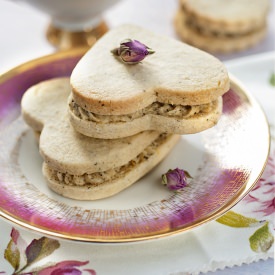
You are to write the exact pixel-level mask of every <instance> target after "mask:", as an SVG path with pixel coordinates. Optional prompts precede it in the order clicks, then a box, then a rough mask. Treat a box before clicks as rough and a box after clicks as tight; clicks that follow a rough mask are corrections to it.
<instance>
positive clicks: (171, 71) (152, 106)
mask: <svg viewBox="0 0 275 275" xmlns="http://www.w3.org/2000/svg"><path fill="white" fill-rule="evenodd" d="M126 38H132V39H135V40H138V41H140V42H142V43H144V44H145V45H147V46H148V47H150V48H152V49H153V50H154V51H155V53H154V54H153V55H150V56H149V57H147V58H146V59H145V60H144V61H142V64H136V65H126V64H124V63H123V62H121V60H120V59H119V58H118V57H116V56H114V55H113V54H112V53H111V50H112V49H113V48H116V47H118V46H119V44H120V42H121V41H122V40H124V39H126ZM71 86H72V94H71V96H70V98H69V114H70V121H71V123H72V125H73V127H74V128H75V130H77V131H78V132H80V133H82V134H84V135H86V136H90V137H95V138H102V139H114V138H122V137H126V136H131V135H134V134H136V133H139V132H142V131H145V130H156V131H159V132H167V133H174V134H190V133H196V132H200V131H202V130H205V129H208V128H210V127H212V126H214V125H215V124H216V123H217V122H218V120H219V118H220V115H221V113H222V98H221V96H222V95H223V94H224V93H225V92H227V91H228V89H229V77H228V74H227V71H226V68H225V67H224V65H223V64H222V63H221V62H220V61H219V60H218V59H216V58H215V57H213V56H212V55H210V54H208V53H205V52H203V51H201V50H199V49H196V48H193V47H191V46H189V45H187V44H184V43H182V42H179V41H176V40H173V39H171V38H167V37H162V36H159V35H156V34H153V33H151V32H150V31H147V30H145V29H142V28H140V27H137V26H131V25H123V26H120V27H118V28H115V29H113V30H111V31H109V32H108V33H107V34H106V35H105V36H103V37H102V38H101V39H100V40H99V41H98V42H97V43H96V44H95V45H94V46H93V47H92V48H91V49H90V50H89V51H88V52H87V53H86V54H85V55H84V57H83V58H82V59H81V60H80V61H79V62H78V64H77V65H76V67H75V69H74V70H73V72H72V75H71Z"/></svg>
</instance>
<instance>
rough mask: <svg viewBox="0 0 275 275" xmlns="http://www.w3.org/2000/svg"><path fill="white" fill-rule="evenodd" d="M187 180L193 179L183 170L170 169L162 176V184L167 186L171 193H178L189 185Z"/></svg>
mask: <svg viewBox="0 0 275 275" xmlns="http://www.w3.org/2000/svg"><path fill="white" fill-rule="evenodd" d="M187 178H192V177H191V176H190V174H189V173H188V172H187V171H185V170H182V169H179V168H176V169H174V170H171V169H169V170H168V172H167V173H166V174H163V175H162V184H164V185H166V186H167V188H168V189H169V190H171V191H178V190H181V189H182V188H184V187H185V186H186V185H187Z"/></svg>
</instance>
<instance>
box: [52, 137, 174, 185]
mask: <svg viewBox="0 0 275 275" xmlns="http://www.w3.org/2000/svg"><path fill="white" fill-rule="evenodd" d="M169 136H170V135H168V134H161V135H159V137H158V138H157V139H156V140H155V141H153V142H152V143H151V144H150V145H149V146H147V147H146V148H145V150H144V151H143V152H142V153H140V154H139V155H137V156H136V157H135V158H134V159H132V160H130V161H129V162H128V163H127V164H125V165H123V166H120V167H116V168H113V169H109V170H107V171H103V172H96V173H91V174H88V173H85V174H83V175H72V174H69V173H62V172H59V171H57V170H54V169H52V168H50V173H51V176H52V177H53V179H54V180H55V181H57V182H59V183H60V184H65V185H73V186H84V185H85V186H87V187H88V188H89V187H95V186H98V185H100V184H103V183H105V182H108V181H112V180H115V179H117V178H119V177H123V176H124V175H125V174H127V173H128V172H129V171H130V170H132V169H134V167H135V166H137V165H139V164H140V163H142V162H144V161H146V160H147V159H149V158H150V157H151V156H152V155H153V154H154V153H155V152H156V149H157V148H158V147H159V146H160V145H161V144H162V143H164V142H165V141H166V139H167V138H168V137H169Z"/></svg>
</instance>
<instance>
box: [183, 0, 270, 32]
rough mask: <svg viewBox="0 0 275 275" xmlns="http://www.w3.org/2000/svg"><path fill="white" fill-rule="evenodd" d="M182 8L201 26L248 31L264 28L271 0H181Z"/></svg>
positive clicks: (217, 29) (227, 30)
mask: <svg viewBox="0 0 275 275" xmlns="http://www.w3.org/2000/svg"><path fill="white" fill-rule="evenodd" d="M180 4H181V9H182V10H184V11H185V14H186V16H187V17H188V18H192V20H193V21H195V22H196V24H198V25H199V26H200V27H201V28H207V29H208V30H211V31H214V32H219V33H224V32H227V33H228V32H229V33H239V34H242V33H248V32H251V31H253V32H254V31H255V30H257V29H262V28H263V26H264V25H265V21H266V16H267V13H268V10H269V7H270V1H269V0H252V1H251V0H226V1H224V0H211V1H209V0H180Z"/></svg>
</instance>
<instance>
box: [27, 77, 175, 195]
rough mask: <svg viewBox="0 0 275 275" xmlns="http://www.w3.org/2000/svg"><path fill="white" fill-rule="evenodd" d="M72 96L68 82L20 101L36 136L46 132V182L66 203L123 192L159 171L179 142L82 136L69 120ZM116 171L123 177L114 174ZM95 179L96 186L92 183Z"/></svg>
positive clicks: (147, 135) (46, 85)
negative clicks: (159, 165) (70, 199)
mask: <svg viewBox="0 0 275 275" xmlns="http://www.w3.org/2000/svg"><path fill="white" fill-rule="evenodd" d="M70 90H71V89H70V85H69V79H67V78H62V79H54V80H49V81H45V82H42V83H40V84H37V85H35V86H33V87H31V88H30V89H29V90H28V91H27V92H26V93H25V94H24V96H23V99H22V114H23V117H24V119H25V120H26V122H27V123H28V124H29V125H30V126H31V127H33V129H35V130H36V131H41V130H42V132H41V135H40V142H39V150H40V153H41V155H42V157H43V159H44V164H43V173H44V176H45V177H46V179H47V182H48V185H49V187H50V188H51V189H52V190H54V191H55V192H57V193H59V194H61V195H63V196H65V197H69V198H73V199H78V200H94V199H100V198H104V197H108V196H111V195H114V194H115V193H117V192H120V191H122V190H123V189H125V188H126V187H128V186H130V185H131V184H133V183H134V182H135V181H137V180H138V179H139V178H140V177H142V176H143V175H144V174H146V173H147V172H149V171H150V170H151V169H152V168H153V167H154V166H155V165H157V163H159V162H160V161H161V160H162V159H163V158H164V157H165V156H166V155H167V154H168V153H169V151H170V150H171V149H172V147H173V146H174V145H175V144H176V142H177V141H178V139H179V136H177V135H162V134H160V133H159V132H156V131H145V132H142V133H139V134H137V135H134V136H131V137H129V138H124V139H115V140H103V139H94V138H89V137H87V136H84V135H82V134H80V133H78V132H76V131H75V130H74V129H73V127H72V126H71V124H70V122H69V120H68V114H67V97H68V95H69V93H70ZM144 156H145V157H144ZM121 167H122V168H121ZM123 167H124V168H123ZM125 167H126V168H125ZM116 169H121V171H122V172H123V173H122V172H121V173H115V172H116ZM102 174H103V175H104V179H106V180H105V181H104V180H102V179H101V178H102ZM93 175H94V176H93ZM93 177H95V178H96V179H97V182H95V183H93V182H91V179H93ZM86 179H88V180H89V182H85V180H86ZM98 180H99V181H100V182H98Z"/></svg>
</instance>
